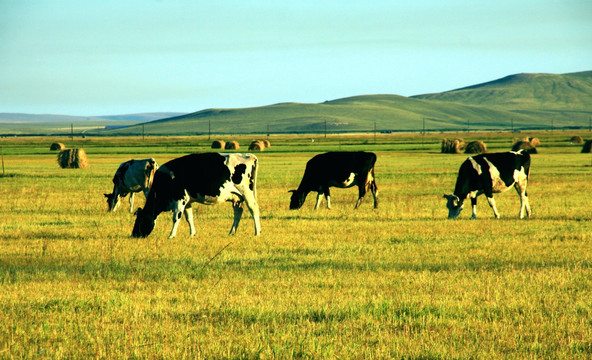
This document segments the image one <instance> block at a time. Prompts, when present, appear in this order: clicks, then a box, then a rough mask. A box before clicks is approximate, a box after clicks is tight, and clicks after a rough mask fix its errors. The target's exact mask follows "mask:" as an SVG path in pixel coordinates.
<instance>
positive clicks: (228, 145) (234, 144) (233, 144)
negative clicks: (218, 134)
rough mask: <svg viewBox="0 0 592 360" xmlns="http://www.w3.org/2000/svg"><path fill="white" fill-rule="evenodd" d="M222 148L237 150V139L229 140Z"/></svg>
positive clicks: (238, 147)
mask: <svg viewBox="0 0 592 360" xmlns="http://www.w3.org/2000/svg"><path fill="white" fill-rule="evenodd" d="M224 149H226V150H238V149H240V145H239V144H238V141H229V142H227V143H226V145H224Z"/></svg>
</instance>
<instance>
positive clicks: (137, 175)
mask: <svg viewBox="0 0 592 360" xmlns="http://www.w3.org/2000/svg"><path fill="white" fill-rule="evenodd" d="M156 170H158V164H157V163H156V160H154V159H152V158H150V159H144V160H133V159H132V160H129V161H126V162H124V163H122V164H121V165H119V168H118V169H117V171H116V172H115V176H113V192H112V193H111V194H104V195H105V197H106V198H107V205H108V206H109V211H115V210H117V208H119V205H120V203H121V202H120V200H121V198H123V197H126V196H127V194H129V195H130V197H129V204H130V212H132V211H133V209H134V193H137V192H140V191H142V192H144V196H146V198H147V197H148V192H149V191H150V187H151V186H152V179H154V173H155V172H156Z"/></svg>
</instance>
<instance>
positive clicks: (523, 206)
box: [514, 181, 532, 219]
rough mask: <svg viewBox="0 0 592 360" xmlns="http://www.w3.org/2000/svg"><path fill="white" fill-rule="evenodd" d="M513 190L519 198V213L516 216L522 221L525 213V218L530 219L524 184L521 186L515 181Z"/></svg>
mask: <svg viewBox="0 0 592 360" xmlns="http://www.w3.org/2000/svg"><path fill="white" fill-rule="evenodd" d="M514 188H515V189H516V192H517V193H518V195H519V196H520V213H519V214H518V216H519V217H520V219H524V213H525V212H526V217H530V214H531V213H532V211H531V210H530V204H529V202H528V195H527V194H526V184H525V183H524V184H522V183H519V182H518V181H517V182H516V184H515V186H514Z"/></svg>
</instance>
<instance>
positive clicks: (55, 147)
mask: <svg viewBox="0 0 592 360" xmlns="http://www.w3.org/2000/svg"><path fill="white" fill-rule="evenodd" d="M65 148H66V145H64V144H62V143H58V142H55V143H53V144H51V146H50V147H49V150H51V151H56V150H60V151H61V150H64V149H65Z"/></svg>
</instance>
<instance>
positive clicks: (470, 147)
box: [465, 141, 487, 154]
mask: <svg viewBox="0 0 592 360" xmlns="http://www.w3.org/2000/svg"><path fill="white" fill-rule="evenodd" d="M484 152H487V146H485V143H484V142H483V141H471V142H470V143H468V144H467V147H466V148H465V154H482V153H484Z"/></svg>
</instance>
